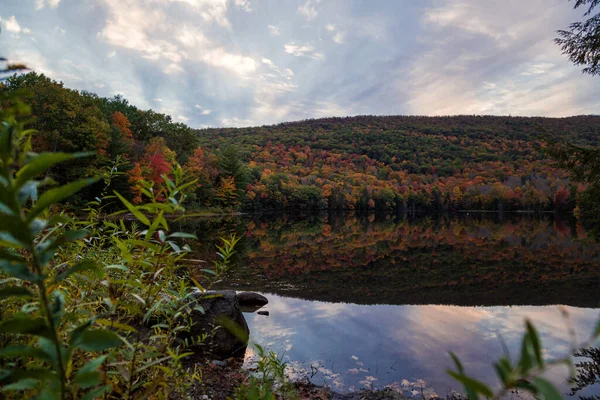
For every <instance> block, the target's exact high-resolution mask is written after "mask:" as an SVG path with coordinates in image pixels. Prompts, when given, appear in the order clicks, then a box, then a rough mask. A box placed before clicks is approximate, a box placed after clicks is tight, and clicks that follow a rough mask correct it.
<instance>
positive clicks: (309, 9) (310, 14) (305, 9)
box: [298, 0, 320, 21]
mask: <svg viewBox="0 0 600 400" xmlns="http://www.w3.org/2000/svg"><path fill="white" fill-rule="evenodd" d="M319 2H320V0H316V1H315V0H306V2H305V3H304V4H303V5H301V6H300V7H298V13H300V14H301V15H303V16H304V17H305V18H306V19H307V20H308V21H310V20H312V19H314V18H315V17H316V16H317V14H318V11H317V7H316V5H315V4H316V3H319Z"/></svg>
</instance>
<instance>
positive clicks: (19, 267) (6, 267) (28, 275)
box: [0, 259, 39, 282]
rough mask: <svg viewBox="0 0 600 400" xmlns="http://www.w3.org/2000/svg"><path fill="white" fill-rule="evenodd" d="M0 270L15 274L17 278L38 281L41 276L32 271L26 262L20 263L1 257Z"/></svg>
mask: <svg viewBox="0 0 600 400" xmlns="http://www.w3.org/2000/svg"><path fill="white" fill-rule="evenodd" d="M0 270H2V271H4V272H6V273H7V274H9V275H11V276H14V277H15V278H19V279H23V280H25V281H31V282H36V281H38V280H39V276H38V275H36V274H34V273H32V272H31V271H30V270H29V268H28V267H27V265H25V264H19V263H14V262H10V261H7V260H1V259H0Z"/></svg>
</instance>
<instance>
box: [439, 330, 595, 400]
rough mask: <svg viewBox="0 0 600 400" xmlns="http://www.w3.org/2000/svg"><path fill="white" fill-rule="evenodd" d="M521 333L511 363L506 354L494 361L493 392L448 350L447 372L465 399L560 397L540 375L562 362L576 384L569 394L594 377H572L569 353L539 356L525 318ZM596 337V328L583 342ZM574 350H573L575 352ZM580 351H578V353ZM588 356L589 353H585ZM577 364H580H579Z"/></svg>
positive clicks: (536, 340) (537, 343) (555, 399)
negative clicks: (496, 382) (527, 395)
mask: <svg viewBox="0 0 600 400" xmlns="http://www.w3.org/2000/svg"><path fill="white" fill-rule="evenodd" d="M525 328H526V329H525V330H526V332H525V335H524V336H523V340H522V342H521V350H520V354H519V359H518V361H516V362H512V361H511V359H510V356H509V355H508V354H506V355H505V356H504V357H502V358H501V359H500V360H498V361H497V362H496V363H494V368H495V370H496V375H497V377H498V380H499V382H500V389H499V390H498V391H497V392H494V391H493V390H492V388H491V387H490V386H488V385H487V384H485V383H484V382H481V381H478V380H476V379H474V378H472V377H471V376H469V375H468V374H467V373H466V371H465V369H464V367H463V365H462V363H461V362H460V360H459V358H458V357H457V356H456V355H455V354H453V353H450V356H451V357H452V360H453V361H454V364H455V366H456V370H455V371H454V370H450V369H449V370H448V374H449V375H450V376H451V377H452V378H454V379H456V380H457V381H458V382H460V383H461V384H462V385H463V386H464V389H465V392H466V393H467V395H468V396H469V399H479V398H480V396H483V397H485V398H503V396H505V395H507V394H508V393H511V392H514V391H521V392H526V393H530V394H531V395H533V396H534V397H535V398H539V399H546V400H560V399H562V398H563V396H562V395H561V393H560V391H559V390H558V389H557V388H556V386H555V385H554V384H553V383H551V382H549V381H548V380H547V379H545V378H544V374H545V372H546V371H547V370H548V368H551V367H554V366H557V365H564V366H567V367H568V368H569V371H570V373H571V380H574V382H575V383H576V385H577V386H576V388H575V389H573V394H574V393H576V392H577V391H578V390H580V389H581V388H583V387H584V386H586V385H588V384H589V383H590V382H589V381H590V378H592V379H595V375H593V376H591V377H590V376H589V375H587V376H586V375H581V374H580V375H579V377H577V378H576V377H575V367H574V365H573V360H572V355H571V354H568V355H566V356H565V357H564V358H562V359H557V360H550V361H547V360H545V359H544V357H543V350H542V349H543V347H542V342H541V340H540V337H539V334H538V332H537V330H536V328H535V327H534V325H533V324H532V323H531V322H530V321H526V324H525ZM598 336H599V332H598V330H596V331H595V332H594V333H593V335H592V337H591V338H590V339H589V341H588V342H587V344H588V345H589V344H590V343H593V342H594V341H596V340H597V338H598ZM577 354H578V353H575V355H577ZM579 354H582V353H579ZM585 355H589V353H585ZM580 367H581V365H580Z"/></svg>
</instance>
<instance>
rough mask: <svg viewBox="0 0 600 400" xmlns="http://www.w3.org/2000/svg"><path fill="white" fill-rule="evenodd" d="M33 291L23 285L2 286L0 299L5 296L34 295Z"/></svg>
mask: <svg viewBox="0 0 600 400" xmlns="http://www.w3.org/2000/svg"><path fill="white" fill-rule="evenodd" d="M32 296H33V293H32V292H31V291H30V290H29V289H27V288H24V287H23V286H8V287H4V288H0V299H3V298H5V297H32Z"/></svg>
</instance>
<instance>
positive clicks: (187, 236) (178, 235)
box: [168, 232, 198, 240]
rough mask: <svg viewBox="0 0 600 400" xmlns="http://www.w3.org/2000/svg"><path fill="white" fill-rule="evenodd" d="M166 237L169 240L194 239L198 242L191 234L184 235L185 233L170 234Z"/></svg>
mask: <svg viewBox="0 0 600 400" xmlns="http://www.w3.org/2000/svg"><path fill="white" fill-rule="evenodd" d="M168 237H169V239H171V238H185V239H195V240H198V238H197V237H196V235H193V234H191V233H185V232H175V233H171V234H170V235H169V236H168Z"/></svg>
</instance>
